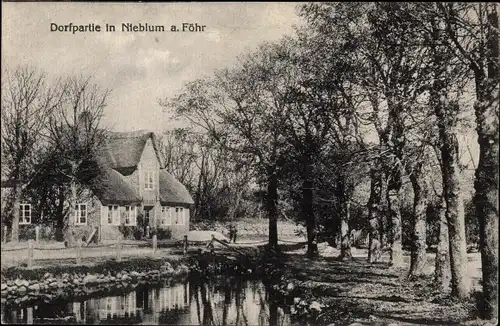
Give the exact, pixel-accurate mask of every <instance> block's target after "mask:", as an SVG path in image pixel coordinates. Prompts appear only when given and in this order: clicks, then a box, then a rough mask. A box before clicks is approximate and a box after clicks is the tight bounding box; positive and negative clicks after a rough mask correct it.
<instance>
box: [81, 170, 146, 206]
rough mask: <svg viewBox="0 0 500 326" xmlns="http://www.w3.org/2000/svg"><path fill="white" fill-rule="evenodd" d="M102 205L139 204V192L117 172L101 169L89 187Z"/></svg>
mask: <svg viewBox="0 0 500 326" xmlns="http://www.w3.org/2000/svg"><path fill="white" fill-rule="evenodd" d="M90 188H91V190H92V192H93V193H94V194H95V195H96V196H97V198H99V200H100V201H101V202H102V203H139V202H141V200H142V199H141V196H140V195H139V192H138V191H137V190H136V189H135V188H134V187H133V186H132V185H131V184H130V183H129V182H128V181H127V180H126V179H125V177H124V176H122V175H121V174H120V173H119V172H117V171H115V170H113V169H110V168H103V169H102V172H101V174H100V175H99V177H97V178H96V179H95V180H94V181H93V182H92V185H91V186H90Z"/></svg>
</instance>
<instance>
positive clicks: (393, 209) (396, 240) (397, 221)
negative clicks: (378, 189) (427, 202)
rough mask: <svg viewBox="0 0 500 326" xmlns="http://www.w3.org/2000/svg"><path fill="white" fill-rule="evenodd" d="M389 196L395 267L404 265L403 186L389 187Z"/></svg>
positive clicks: (392, 256) (392, 262)
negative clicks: (401, 202)
mask: <svg viewBox="0 0 500 326" xmlns="http://www.w3.org/2000/svg"><path fill="white" fill-rule="evenodd" d="M387 198H388V202H389V214H390V218H391V257H390V258H391V265H392V266H394V267H402V266H403V242H402V234H403V232H402V225H401V209H400V198H401V186H399V187H390V186H389V187H388V188H387Z"/></svg>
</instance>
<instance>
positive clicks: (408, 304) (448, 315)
mask: <svg viewBox="0 0 500 326" xmlns="http://www.w3.org/2000/svg"><path fill="white" fill-rule="evenodd" d="M356 256H357V257H355V258H354V259H353V260H352V261H339V260H338V259H337V257H319V258H317V259H309V258H307V257H306V256H305V255H304V254H303V253H302V252H301V251H300V250H299V251H295V252H289V253H287V254H286V256H285V257H286V259H285V265H286V268H285V272H286V274H287V277H288V278H290V279H292V280H295V281H296V282H297V283H298V284H299V287H300V288H301V289H304V293H305V294H306V293H309V295H311V296H312V297H315V298H317V299H318V300H319V301H321V303H323V304H325V305H326V306H327V308H326V309H325V310H324V311H323V313H322V314H321V315H320V316H319V319H318V320H317V322H318V323H319V324H325V325H326V324H331V323H333V324H331V325H345V324H348V323H353V322H356V323H358V324H361V325H388V324H390V323H395V324H397V325H422V324H427V325H458V324H460V323H462V322H464V321H467V320H471V319H474V318H475V315H476V314H477V309H476V308H475V307H476V303H475V302H474V299H473V298H471V299H470V300H467V301H463V302H460V301H457V300H454V299H451V298H450V297H449V296H448V295H447V294H445V295H443V294H442V293H440V292H439V291H438V290H435V288H434V285H433V277H432V272H433V268H430V267H431V266H433V263H434V260H433V254H429V256H428V259H429V261H428V267H429V268H428V269H427V270H426V273H427V275H426V276H424V277H421V278H419V279H416V280H409V279H408V278H407V275H408V271H409V257H408V256H405V257H404V258H405V266H404V267H403V268H393V267H390V266H389V262H388V261H389V257H388V256H384V257H382V258H383V259H382V261H381V262H379V263H376V264H369V263H367V262H366V256H365V255H362V253H360V252H357V255H356ZM478 264H479V266H480V260H478V255H477V254H471V255H469V270H470V271H471V270H475V271H476V273H475V274H474V275H472V278H473V281H474V280H475V287H476V288H477V287H478V286H479V279H478V278H480V273H478V272H477V271H478V267H479V266H478ZM479 270H480V269H479Z"/></svg>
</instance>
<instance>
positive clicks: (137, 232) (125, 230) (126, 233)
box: [118, 225, 144, 240]
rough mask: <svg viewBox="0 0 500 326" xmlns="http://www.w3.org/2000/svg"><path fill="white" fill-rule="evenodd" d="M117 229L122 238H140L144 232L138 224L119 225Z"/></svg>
mask: <svg viewBox="0 0 500 326" xmlns="http://www.w3.org/2000/svg"><path fill="white" fill-rule="evenodd" d="M118 230H120V232H121V234H123V238H124V239H128V240H141V239H142V236H143V234H144V231H143V230H142V228H141V227H140V226H128V225H120V226H119V227H118Z"/></svg>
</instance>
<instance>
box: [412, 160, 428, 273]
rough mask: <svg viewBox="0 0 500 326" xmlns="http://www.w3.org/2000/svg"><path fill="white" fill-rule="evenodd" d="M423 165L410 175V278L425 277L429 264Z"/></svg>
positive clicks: (425, 187) (425, 185) (426, 189)
mask: <svg viewBox="0 0 500 326" xmlns="http://www.w3.org/2000/svg"><path fill="white" fill-rule="evenodd" d="M422 165H423V164H422V163H419V164H417V166H416V167H415V169H414V170H413V171H412V173H411V175H410V180H411V184H412V187H413V195H414V198H413V219H414V220H413V239H412V250H411V260H410V274H409V275H410V277H419V276H422V275H424V268H425V264H426V262H427V255H426V249H427V241H426V232H427V225H426V215H427V191H428V188H427V184H426V179H425V175H422V172H423V171H422Z"/></svg>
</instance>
